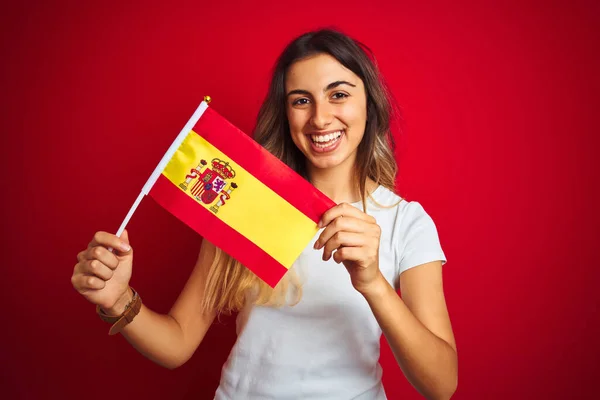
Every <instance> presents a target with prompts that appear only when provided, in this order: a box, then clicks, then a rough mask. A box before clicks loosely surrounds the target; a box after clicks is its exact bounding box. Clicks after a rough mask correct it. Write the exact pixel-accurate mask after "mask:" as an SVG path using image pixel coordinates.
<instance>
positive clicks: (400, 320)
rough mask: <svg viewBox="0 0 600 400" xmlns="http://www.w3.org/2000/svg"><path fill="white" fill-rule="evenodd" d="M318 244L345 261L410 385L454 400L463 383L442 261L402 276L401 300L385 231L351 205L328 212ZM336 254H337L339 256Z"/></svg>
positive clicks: (425, 393)
mask: <svg viewBox="0 0 600 400" xmlns="http://www.w3.org/2000/svg"><path fill="white" fill-rule="evenodd" d="M320 226H323V227H326V228H325V229H324V230H323V232H322V233H321V235H320V237H319V239H318V240H317V241H316V243H315V249H321V248H323V259H324V260H328V259H330V258H331V257H333V259H334V260H335V262H337V263H343V264H344V266H345V267H346V269H347V270H348V272H349V273H350V278H351V281H352V285H353V286H354V288H355V289H356V290H357V291H358V292H360V293H361V294H362V295H363V296H364V297H365V299H366V300H367V302H368V304H369V306H370V307H371V310H372V311H373V314H374V316H375V318H376V319H377V322H378V323H379V326H380V327H381V330H382V331H383V334H384V335H385V337H386V339H387V341H388V343H389V345H390V347H391V349H392V352H393V353H394V356H395V358H396V361H397V362H398V365H399V366H400V368H401V369H402V372H403V373H404V375H405V376H406V378H407V379H408V380H409V382H410V383H411V384H412V385H413V386H414V387H415V389H417V391H418V392H419V393H421V394H422V395H423V396H425V397H426V398H428V399H449V398H450V397H451V396H452V395H453V394H454V392H455V391H456V387H457V382H458V358H457V352H456V343H455V340H454V334H453V333H452V326H451V324H450V317H449V316H448V310H447V307H446V300H445V297H444V290H443V284H442V262H441V261H434V262H430V263H427V264H423V265H420V266H418V267H413V268H410V269H409V270H406V271H404V272H403V273H402V274H401V275H400V291H401V293H402V298H400V296H398V294H397V293H396V291H395V290H394V288H393V287H392V286H391V285H390V284H389V283H388V282H387V281H386V279H385V277H384V276H383V275H382V273H381V271H380V269H379V239H380V235H381V229H380V228H379V225H377V222H376V221H375V218H373V217H372V216H369V215H367V214H365V213H363V212H362V211H360V210H358V209H357V208H355V207H353V206H352V205H349V204H340V205H338V206H335V207H333V208H332V209H330V210H329V211H327V212H326V213H325V214H324V215H323V218H322V220H321V225H320ZM334 251H335V253H334Z"/></svg>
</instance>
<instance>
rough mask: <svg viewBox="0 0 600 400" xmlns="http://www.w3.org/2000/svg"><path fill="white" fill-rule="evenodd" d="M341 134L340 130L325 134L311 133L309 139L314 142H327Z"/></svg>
mask: <svg viewBox="0 0 600 400" xmlns="http://www.w3.org/2000/svg"><path fill="white" fill-rule="evenodd" d="M340 136H342V131H337V132H333V133H329V134H327V135H311V139H312V141H313V142H315V143H327V142H331V141H332V140H334V139H337V138H339V137H340Z"/></svg>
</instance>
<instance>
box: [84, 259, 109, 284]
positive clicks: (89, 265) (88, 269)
mask: <svg viewBox="0 0 600 400" xmlns="http://www.w3.org/2000/svg"><path fill="white" fill-rule="evenodd" d="M81 272H82V273H83V274H84V275H90V276H96V277H98V278H100V279H102V280H104V281H107V280H109V279H110V278H112V276H113V270H112V269H111V268H109V267H107V266H106V265H105V264H103V263H101V262H100V261H98V260H88V261H86V262H85V263H83V265H82V267H81Z"/></svg>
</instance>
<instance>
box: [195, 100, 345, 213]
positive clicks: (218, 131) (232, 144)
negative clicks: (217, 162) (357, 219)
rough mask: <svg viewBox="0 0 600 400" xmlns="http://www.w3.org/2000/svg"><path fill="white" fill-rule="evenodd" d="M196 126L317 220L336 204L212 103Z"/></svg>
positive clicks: (229, 155)
mask: <svg viewBox="0 0 600 400" xmlns="http://www.w3.org/2000/svg"><path fill="white" fill-rule="evenodd" d="M193 130H194V132H196V133H197V134H199V135H200V136H202V137H203V138H205V139H206V140H207V141H209V142H210V143H211V144H212V145H213V146H215V147H216V148H217V149H219V150H220V151H221V152H223V153H224V154H225V155H227V156H228V157H230V158H231V160H232V161H234V162H235V163H237V164H239V165H240V167H242V168H244V169H245V170H246V171H248V172H249V173H250V174H252V175H253V176H254V177H255V178H256V179H258V180H259V181H261V182H262V183H263V184H265V185H266V186H268V187H269V188H270V189H271V190H273V191H274V192H275V193H277V194H278V195H279V196H281V197H282V198H284V199H285V200H286V201H287V202H288V203H290V204H291V205H292V206H294V207H296V208H297V209H298V210H300V211H301V212H302V213H304V214H305V215H306V216H307V217H309V218H310V219H312V220H313V221H315V223H318V222H319V220H320V219H321V216H322V215H323V213H325V211H327V210H329V209H330V208H331V207H333V206H335V205H336V203H335V202H333V200H331V199H330V198H328V197H327V196H325V195H324V194H323V193H321V192H320V191H319V190H318V189H316V188H315V187H314V186H313V185H312V184H311V183H310V182H308V181H307V180H306V179H304V178H302V177H301V176H300V175H298V174H297V173H296V172H295V171H293V170H292V169H291V168H289V167H288V166H287V165H286V164H285V163H284V162H283V161H281V160H279V159H278V158H277V157H275V156H273V155H272V154H271V153H269V152H268V151H267V150H265V148H264V147H262V146H261V145H259V144H258V143H257V142H256V141H255V140H253V139H252V138H251V137H250V136H248V135H246V134H245V133H244V132H242V131H241V130H240V129H238V128H237V127H236V126H235V125H233V124H231V123H230V122H229V121H227V120H226V119H225V118H223V117H222V116H221V115H219V114H218V113H217V112H216V111H214V110H213V109H211V108H210V107H209V108H207V109H206V111H205V112H204V114H203V115H202V117H201V118H200V120H198V122H197V123H196V125H195V126H194V128H193ZM257 201H260V200H258V199H257Z"/></svg>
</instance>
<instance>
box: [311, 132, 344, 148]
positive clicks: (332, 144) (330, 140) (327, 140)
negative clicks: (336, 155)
mask: <svg viewBox="0 0 600 400" xmlns="http://www.w3.org/2000/svg"><path fill="white" fill-rule="evenodd" d="M344 133H345V132H344V130H343V129H340V130H337V131H329V132H323V133H312V134H309V135H308V136H309V137H310V143H311V147H312V149H313V151H315V152H316V153H328V152H331V151H334V150H335V149H337V147H338V146H339V144H340V142H341V141H342V138H343V137H344Z"/></svg>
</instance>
